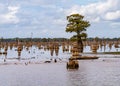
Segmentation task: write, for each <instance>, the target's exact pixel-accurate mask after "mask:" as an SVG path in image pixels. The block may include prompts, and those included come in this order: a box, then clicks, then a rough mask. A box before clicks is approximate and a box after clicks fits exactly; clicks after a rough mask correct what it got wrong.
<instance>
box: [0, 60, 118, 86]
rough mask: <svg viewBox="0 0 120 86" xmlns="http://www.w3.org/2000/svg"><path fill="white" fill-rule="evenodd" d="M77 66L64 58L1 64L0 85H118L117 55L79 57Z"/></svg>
mask: <svg viewBox="0 0 120 86" xmlns="http://www.w3.org/2000/svg"><path fill="white" fill-rule="evenodd" d="M79 65H80V67H79V69H78V70H67V69H66V62H58V63H42V64H28V65H27V66H26V65H24V64H18V65H0V86H120V59H119V58H100V59H98V60H80V61H79Z"/></svg>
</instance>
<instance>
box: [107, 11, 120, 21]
mask: <svg viewBox="0 0 120 86" xmlns="http://www.w3.org/2000/svg"><path fill="white" fill-rule="evenodd" d="M105 18H106V20H116V19H120V10H118V11H115V12H108V13H107V14H106V15H105Z"/></svg>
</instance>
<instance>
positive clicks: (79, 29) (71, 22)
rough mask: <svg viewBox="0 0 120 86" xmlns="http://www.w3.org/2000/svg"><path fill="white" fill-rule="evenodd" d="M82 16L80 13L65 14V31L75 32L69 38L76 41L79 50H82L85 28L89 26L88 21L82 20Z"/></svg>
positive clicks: (85, 36) (85, 34)
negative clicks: (66, 21)
mask: <svg viewBox="0 0 120 86" xmlns="http://www.w3.org/2000/svg"><path fill="white" fill-rule="evenodd" d="M83 18H84V16H82V15H80V14H72V15H70V16H67V20H68V24H67V26H66V32H70V33H72V32H74V33H76V34H75V35H73V36H72V37H71V39H73V40H75V41H77V44H78V46H79V47H80V52H83V42H82V41H83V40H85V39H86V38H87V33H86V32H85V31H86V28H87V27H89V26H90V23H89V21H86V20H83Z"/></svg>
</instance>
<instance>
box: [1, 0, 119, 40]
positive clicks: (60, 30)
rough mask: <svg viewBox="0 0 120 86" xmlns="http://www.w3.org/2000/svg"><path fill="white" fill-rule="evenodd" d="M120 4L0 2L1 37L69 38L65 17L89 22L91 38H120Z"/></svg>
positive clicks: (112, 0) (97, 0)
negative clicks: (76, 17) (80, 18)
mask: <svg viewBox="0 0 120 86" xmlns="http://www.w3.org/2000/svg"><path fill="white" fill-rule="evenodd" d="M119 4H120V0H0V37H3V38H15V37H22V38H25V37H31V33H32V34H33V38H34V37H41V38H44V37H45V38H48V37H49V38H54V37H66V38H69V37H71V36H72V35H73V34H70V33H66V32H65V28H66V24H67V20H66V16H68V15H70V14H73V13H79V14H81V15H84V16H85V19H86V20H88V21H90V24H91V26H90V27H89V28H87V33H88V37H101V38H102V37H104V38H106V37H109V38H113V37H120V5H119Z"/></svg>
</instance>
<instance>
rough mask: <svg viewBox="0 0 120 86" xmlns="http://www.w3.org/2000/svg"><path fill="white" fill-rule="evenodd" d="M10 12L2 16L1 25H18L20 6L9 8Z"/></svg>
mask: <svg viewBox="0 0 120 86" xmlns="http://www.w3.org/2000/svg"><path fill="white" fill-rule="evenodd" d="M7 10H8V12H7V13H2V14H0V20H1V21H0V24H7V23H18V22H19V18H18V17H17V16H16V13H18V10H19V7H18V6H8V9H7Z"/></svg>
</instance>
